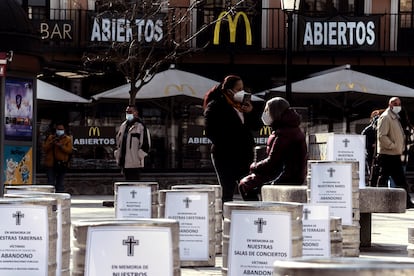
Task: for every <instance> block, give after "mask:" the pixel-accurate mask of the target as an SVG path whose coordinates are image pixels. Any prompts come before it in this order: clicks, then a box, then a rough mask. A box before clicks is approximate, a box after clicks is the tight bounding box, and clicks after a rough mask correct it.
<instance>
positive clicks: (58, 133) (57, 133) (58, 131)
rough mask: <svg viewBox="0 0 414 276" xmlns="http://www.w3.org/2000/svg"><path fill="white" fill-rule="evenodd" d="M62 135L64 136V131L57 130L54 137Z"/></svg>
mask: <svg viewBox="0 0 414 276" xmlns="http://www.w3.org/2000/svg"><path fill="white" fill-rule="evenodd" d="M63 134H65V131H64V130H61V129H57V130H56V135H57V136H62V135H63Z"/></svg>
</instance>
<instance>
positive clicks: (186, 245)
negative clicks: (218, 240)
mask: <svg viewBox="0 0 414 276" xmlns="http://www.w3.org/2000/svg"><path fill="white" fill-rule="evenodd" d="M165 218H168V219H174V220H177V221H178V222H179V223H180V260H181V261H208V260H209V239H210V237H209V232H210V231H209V227H214V225H209V220H210V217H209V201H208V192H192V191H186V190H180V191H179V192H176V193H174V192H171V193H167V194H166V199H165Z"/></svg>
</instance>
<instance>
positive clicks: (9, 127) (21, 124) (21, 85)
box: [4, 78, 33, 141]
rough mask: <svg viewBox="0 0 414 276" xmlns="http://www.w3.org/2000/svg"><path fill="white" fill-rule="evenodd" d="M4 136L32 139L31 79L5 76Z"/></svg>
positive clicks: (6, 137) (16, 138)
mask: <svg viewBox="0 0 414 276" xmlns="http://www.w3.org/2000/svg"><path fill="white" fill-rule="evenodd" d="M4 118H5V122H4V125H5V130H4V135H5V136H4V138H5V139H6V140H11V141H32V136H33V80H30V79H17V78H7V79H6V82H5V94H4Z"/></svg>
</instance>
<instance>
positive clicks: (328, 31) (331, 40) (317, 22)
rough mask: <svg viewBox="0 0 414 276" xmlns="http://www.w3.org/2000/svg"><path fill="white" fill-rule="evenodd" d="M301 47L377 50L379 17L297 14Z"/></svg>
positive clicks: (303, 49) (304, 49) (308, 48)
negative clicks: (321, 16) (327, 16)
mask: <svg viewBox="0 0 414 276" xmlns="http://www.w3.org/2000/svg"><path fill="white" fill-rule="evenodd" d="M298 24H299V26H298V48H299V50H302V51H306V50H332V49H335V50H339V49H343V50H347V49H349V50H369V51H373V50H378V49H379V45H378V40H379V17H378V16H370V17H349V18H348V17H344V16H336V17H333V18H328V19H327V18H315V17H312V18H310V17H299V18H298Z"/></svg>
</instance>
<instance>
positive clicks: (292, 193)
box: [261, 185, 308, 203]
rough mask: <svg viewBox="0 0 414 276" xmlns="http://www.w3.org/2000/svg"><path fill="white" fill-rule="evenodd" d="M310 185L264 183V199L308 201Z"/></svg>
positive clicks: (262, 192) (262, 193)
mask: <svg viewBox="0 0 414 276" xmlns="http://www.w3.org/2000/svg"><path fill="white" fill-rule="evenodd" d="M307 190H308V187H307V186H306V185H300V186H299V185H264V186H263V187H262V191H261V195H262V201H281V202H299V203H307V202H308V195H307Z"/></svg>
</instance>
